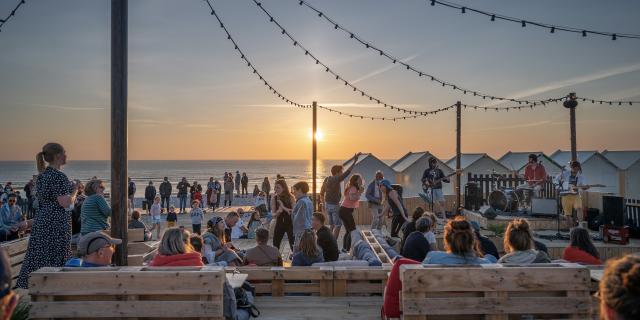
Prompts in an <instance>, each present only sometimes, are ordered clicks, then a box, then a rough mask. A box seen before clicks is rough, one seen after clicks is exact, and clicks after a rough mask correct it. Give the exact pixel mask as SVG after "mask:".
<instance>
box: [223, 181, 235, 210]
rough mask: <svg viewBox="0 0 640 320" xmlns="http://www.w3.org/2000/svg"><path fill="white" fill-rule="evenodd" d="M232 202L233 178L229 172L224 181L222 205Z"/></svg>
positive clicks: (228, 204)
mask: <svg viewBox="0 0 640 320" xmlns="http://www.w3.org/2000/svg"><path fill="white" fill-rule="evenodd" d="M231 202H233V178H232V177H231V174H229V175H228V176H227V178H226V179H225V181H224V206H225V207H226V206H230V205H231Z"/></svg>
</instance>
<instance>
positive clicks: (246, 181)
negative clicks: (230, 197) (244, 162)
mask: <svg viewBox="0 0 640 320" xmlns="http://www.w3.org/2000/svg"><path fill="white" fill-rule="evenodd" d="M240 184H241V185H242V196H243V197H246V196H248V195H249V192H248V188H249V177H247V173H246V172H243V173H242V177H241V178H240Z"/></svg>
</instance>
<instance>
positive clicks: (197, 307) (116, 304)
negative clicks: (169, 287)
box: [29, 301, 222, 319]
mask: <svg viewBox="0 0 640 320" xmlns="http://www.w3.org/2000/svg"><path fill="white" fill-rule="evenodd" d="M29 315H30V316H31V317H33V318H81V317H85V318H106V317H109V318H113V317H145V318H149V317H151V318H175V317H212V316H213V317H218V318H220V319H221V317H222V304H221V301H217V302H215V301H82V302H67V301H65V302H55V301H54V302H39V301H36V302H32V304H31V310H30V311H29Z"/></svg>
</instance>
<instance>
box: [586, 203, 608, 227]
mask: <svg viewBox="0 0 640 320" xmlns="http://www.w3.org/2000/svg"><path fill="white" fill-rule="evenodd" d="M603 220H604V216H603V215H601V214H600V210H598V209H597V208H589V209H587V222H588V224H587V225H588V226H589V229H591V230H593V231H597V230H600V226H601V225H602V221H603Z"/></svg>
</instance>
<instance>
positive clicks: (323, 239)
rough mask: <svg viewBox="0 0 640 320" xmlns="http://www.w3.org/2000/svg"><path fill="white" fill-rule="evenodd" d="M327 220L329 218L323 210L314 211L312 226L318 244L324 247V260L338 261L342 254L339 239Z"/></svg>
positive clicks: (321, 247)
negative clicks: (334, 234) (327, 223)
mask: <svg viewBox="0 0 640 320" xmlns="http://www.w3.org/2000/svg"><path fill="white" fill-rule="evenodd" d="M326 220H327V218H325V216H324V214H322V212H314V213H313V218H312V219H311V226H312V227H313V230H315V232H316V238H317V239H318V246H319V247H320V249H322V256H323V257H324V261H327V262H329V261H337V260H338V256H339V254H340V250H339V249H338V241H337V240H336V238H335V237H334V236H333V233H332V232H331V230H330V229H329V228H327V226H325V223H326Z"/></svg>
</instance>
